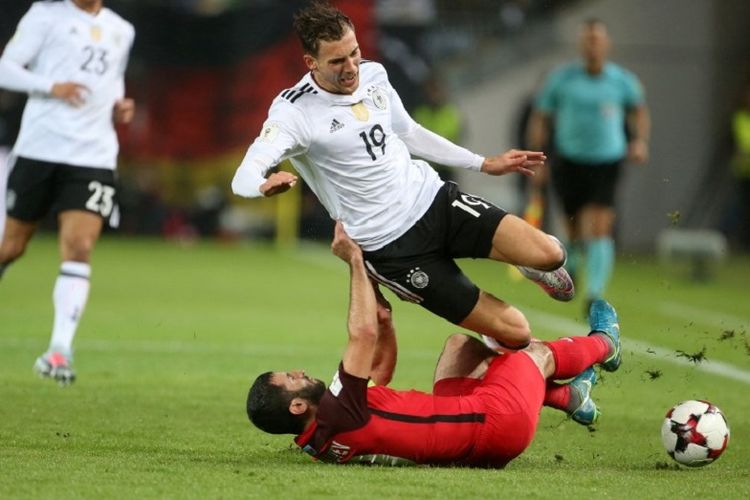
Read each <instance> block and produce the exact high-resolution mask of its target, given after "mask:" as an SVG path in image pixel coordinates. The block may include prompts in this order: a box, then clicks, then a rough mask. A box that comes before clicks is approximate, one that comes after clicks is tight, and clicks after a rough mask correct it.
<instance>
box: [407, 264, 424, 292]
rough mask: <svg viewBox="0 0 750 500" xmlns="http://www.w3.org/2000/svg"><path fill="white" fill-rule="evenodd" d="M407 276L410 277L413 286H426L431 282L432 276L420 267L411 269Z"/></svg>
mask: <svg viewBox="0 0 750 500" xmlns="http://www.w3.org/2000/svg"><path fill="white" fill-rule="evenodd" d="M407 277H408V278H409V283H411V286H413V287H414V288H424V287H426V286H427V285H429V284H430V277H429V276H428V275H427V273H426V272H424V271H422V270H421V269H420V268H418V267H416V268H414V269H412V270H411V271H409V275H408V276H407Z"/></svg>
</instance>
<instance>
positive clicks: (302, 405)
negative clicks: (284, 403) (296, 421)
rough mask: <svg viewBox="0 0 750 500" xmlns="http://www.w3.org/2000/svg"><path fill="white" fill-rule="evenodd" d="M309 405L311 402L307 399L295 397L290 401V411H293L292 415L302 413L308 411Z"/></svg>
mask: <svg viewBox="0 0 750 500" xmlns="http://www.w3.org/2000/svg"><path fill="white" fill-rule="evenodd" d="M308 407H309V403H308V402H307V400H306V399H302V398H294V399H292V401H291V402H290V403H289V413H291V414H292V415H302V414H303V413H305V412H306V411H307V408H308Z"/></svg>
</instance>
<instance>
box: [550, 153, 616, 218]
mask: <svg viewBox="0 0 750 500" xmlns="http://www.w3.org/2000/svg"><path fill="white" fill-rule="evenodd" d="M621 165H622V161H616V162H612V163H597V164H592V165H587V164H585V163H577V162H574V161H570V160H567V159H565V158H559V159H558V160H557V161H556V162H554V163H553V164H552V170H551V174H552V185H553V186H554V188H555V192H556V193H557V195H558V196H559V197H560V201H561V202H562V205H563V210H564V211H565V215H567V216H568V217H573V216H574V215H576V214H577V213H578V212H579V211H580V210H581V208H583V207H584V206H585V205H589V204H592V203H593V204H597V205H603V206H605V207H614V205H615V194H616V192H615V191H616V188H617V179H618V178H619V177H620V169H621Z"/></svg>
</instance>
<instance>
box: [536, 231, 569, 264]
mask: <svg viewBox="0 0 750 500" xmlns="http://www.w3.org/2000/svg"><path fill="white" fill-rule="evenodd" d="M546 236H547V238H545V241H544V243H543V244H542V245H541V248H540V250H541V253H542V260H543V264H542V265H540V266H538V267H537V266H535V267H536V269H540V270H543V271H554V270H555V269H558V268H560V267H562V266H564V265H565V261H566V260H567V258H568V254H567V252H566V250H565V246H564V245H563V244H562V243H561V242H560V240H558V239H557V238H555V237H554V236H552V235H551V234H548V235H546Z"/></svg>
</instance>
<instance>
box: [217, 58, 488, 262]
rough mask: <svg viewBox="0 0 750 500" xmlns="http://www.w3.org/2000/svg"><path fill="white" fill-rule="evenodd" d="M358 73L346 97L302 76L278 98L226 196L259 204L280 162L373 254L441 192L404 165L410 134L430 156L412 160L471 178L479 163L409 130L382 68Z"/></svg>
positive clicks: (371, 66)
mask: <svg viewBox="0 0 750 500" xmlns="http://www.w3.org/2000/svg"><path fill="white" fill-rule="evenodd" d="M359 68H360V72H359V78H360V83H359V87H358V88H357V90H356V91H355V92H354V93H353V94H351V95H342V94H332V93H330V92H327V91H326V90H324V89H322V88H321V87H320V86H318V85H317V83H316V82H315V80H314V79H313V77H312V75H311V74H310V73H308V74H306V75H305V76H304V77H303V78H302V79H301V80H300V81H299V83H297V85H295V86H294V87H293V88H291V89H287V90H285V91H283V92H281V94H280V95H279V96H278V97H276V99H274V101H273V103H272V104H271V108H270V110H269V115H268V119H267V120H266V122H265V123H264V125H263V129H262V131H261V133H260V135H259V136H258V138H257V139H256V140H255V142H254V143H253V144H252V145H251V146H250V148H249V149H248V152H247V154H246V155H245V158H244V160H243V162H242V164H241V165H240V168H239V169H238V171H237V174H236V175H235V178H234V180H233V181H232V188H233V190H234V192H235V193H237V194H240V195H242V196H260V191H259V190H258V188H259V186H260V185H261V184H262V183H263V182H264V181H265V179H264V178H263V175H264V174H265V173H266V172H267V171H268V169H270V168H271V167H273V166H275V165H277V164H278V163H279V162H281V161H283V160H285V159H287V158H288V159H290V160H291V162H292V164H293V165H294V167H295V169H296V170H297V171H298V172H299V174H300V175H301V176H302V178H303V179H304V180H305V182H307V184H308V185H309V186H310V188H311V189H312V190H313V191H314V192H315V194H316V195H317V197H318V199H319V200H320V202H321V203H322V204H323V206H324V207H325V208H326V209H327V210H328V213H329V214H330V216H331V217H332V218H333V219H335V220H340V221H341V222H342V223H343V225H344V229H345V230H346V232H347V233H348V234H349V236H351V237H352V239H354V240H355V241H356V242H357V243H359V244H360V246H361V247H362V248H363V249H364V250H366V251H373V250H377V249H378V248H381V247H383V246H384V245H386V244H388V243H390V242H391V241H393V240H395V239H396V238H398V237H399V236H401V235H402V234H404V233H405V232H406V231H407V230H408V229H409V228H411V227H412V226H413V225H414V223H415V222H416V221H417V220H419V218H420V217H422V215H423V214H424V213H425V212H426V211H427V209H428V208H429V206H430V204H431V203H432V201H433V199H434V197H435V195H436V194H437V191H438V190H439V189H440V187H441V186H442V184H443V181H442V180H440V178H439V177H438V175H437V173H436V172H435V171H434V170H433V169H432V167H430V166H429V165H428V164H427V163H426V162H424V161H422V160H413V159H412V158H411V154H410V152H409V147H410V146H411V143H409V144H410V146H407V143H408V142H405V138H407V137H412V136H413V135H414V132H415V130H419V131H420V134H421V136H422V137H424V136H427V135H429V136H430V140H429V142H430V144H431V145H435V147H436V149H437V150H436V151H432V152H431V153H426V152H422V153H421V154H420V156H422V157H423V158H426V159H428V160H433V159H434V160H437V161H440V160H443V159H445V157H448V158H449V159H450V161H449V162H448V163H447V164H448V165H452V166H461V167H464V168H473V169H477V170H478V169H479V167H480V166H481V163H482V161H483V158H482V157H480V156H478V155H475V154H473V153H471V152H469V151H467V150H465V149H463V148H461V147H459V146H456V145H454V144H452V143H450V142H448V141H446V140H444V139H440V138H439V137H438V136H434V134H432V133H431V132H427V131H425V130H424V129H422V128H421V127H420V126H419V125H418V124H417V123H416V122H414V120H412V118H411V117H410V116H409V114H408V113H407V112H406V110H405V109H404V106H403V104H402V102H401V99H400V98H399V96H398V94H397V93H396V91H395V90H394V89H393V87H392V86H391V84H390V82H389V81H388V76H387V74H386V72H385V69H384V68H383V66H382V65H380V64H378V63H375V62H372V61H362V63H361V64H360V67H359ZM432 136H434V137H432ZM412 142H414V141H412ZM416 149H417V150H419V149H420V148H416ZM422 149H428V148H422ZM442 153H445V157H444V156H441V154H442ZM441 163H442V162H441Z"/></svg>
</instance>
